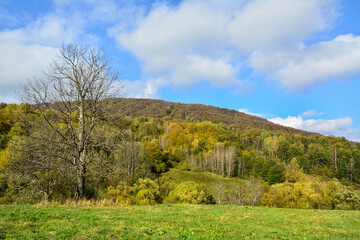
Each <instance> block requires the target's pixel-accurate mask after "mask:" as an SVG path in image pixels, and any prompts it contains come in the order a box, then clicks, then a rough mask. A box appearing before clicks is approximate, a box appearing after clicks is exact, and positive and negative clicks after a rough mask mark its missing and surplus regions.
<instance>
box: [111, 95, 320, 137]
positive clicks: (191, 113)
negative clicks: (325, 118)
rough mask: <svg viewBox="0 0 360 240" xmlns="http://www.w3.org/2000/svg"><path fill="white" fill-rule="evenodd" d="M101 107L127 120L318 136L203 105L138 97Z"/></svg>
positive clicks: (112, 102) (258, 118)
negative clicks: (157, 120)
mask: <svg viewBox="0 0 360 240" xmlns="http://www.w3.org/2000/svg"><path fill="white" fill-rule="evenodd" d="M104 104H105V110H106V111H107V112H111V113H116V114H121V115H125V116H130V117H141V116H144V117H151V118H163V119H167V120H179V121H189V122H202V121H211V122H213V123H217V124H219V123H223V124H227V125H233V126H234V127H235V128H237V129H240V130H248V129H253V128H258V129H265V130H273V131H283V132H288V133H291V134H301V135H304V136H313V135H317V134H318V133H313V132H307V131H303V130H299V129H295V128H291V127H285V126H282V125H279V124H275V123H272V122H270V121H269V120H267V119H264V118H261V117H257V116H253V115H249V114H246V113H243V112H239V111H236V110H233V109H227V108H220V107H215V106H210V105H203V104H193V103H192V104H185V103H180V102H168V101H164V100H158V99H141V98H112V99H106V100H104Z"/></svg>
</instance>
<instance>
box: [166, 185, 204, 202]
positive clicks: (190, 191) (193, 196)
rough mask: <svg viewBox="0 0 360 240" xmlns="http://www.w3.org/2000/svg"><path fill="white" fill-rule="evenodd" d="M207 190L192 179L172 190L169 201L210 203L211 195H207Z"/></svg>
mask: <svg viewBox="0 0 360 240" xmlns="http://www.w3.org/2000/svg"><path fill="white" fill-rule="evenodd" d="M205 192H206V191H204V190H202V189H201V188H200V186H199V185H198V184H196V183H194V182H192V181H188V182H183V183H181V184H179V185H178V186H177V187H176V188H175V189H174V190H173V191H171V192H170V194H169V201H170V202H174V203H192V204H199V203H209V200H210V196H207V194H206V193H205Z"/></svg>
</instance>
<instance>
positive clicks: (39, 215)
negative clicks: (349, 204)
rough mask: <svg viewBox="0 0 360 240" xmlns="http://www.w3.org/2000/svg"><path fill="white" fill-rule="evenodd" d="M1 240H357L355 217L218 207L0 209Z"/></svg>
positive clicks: (358, 215)
mask: <svg viewBox="0 0 360 240" xmlns="http://www.w3.org/2000/svg"><path fill="white" fill-rule="evenodd" d="M0 239H360V212H359V211H338V210H298V209H276V208H265V207H246V206H221V205H129V206H111V207H103V206H102V207H100V206H73V205H61V206H40V205H1V206H0Z"/></svg>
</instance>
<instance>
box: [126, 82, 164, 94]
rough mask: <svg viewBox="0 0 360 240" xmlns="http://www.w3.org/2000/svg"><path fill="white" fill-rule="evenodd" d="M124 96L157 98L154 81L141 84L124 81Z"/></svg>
mask: <svg viewBox="0 0 360 240" xmlns="http://www.w3.org/2000/svg"><path fill="white" fill-rule="evenodd" d="M123 84H124V95H125V97H128V98H157V96H158V93H157V90H158V89H157V87H156V80H150V81H147V82H143V81H140V80H137V81H129V80H125V81H124V82H123Z"/></svg>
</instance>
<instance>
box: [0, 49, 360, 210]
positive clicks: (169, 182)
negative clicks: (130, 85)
mask: <svg viewBox="0 0 360 240" xmlns="http://www.w3.org/2000/svg"><path fill="white" fill-rule="evenodd" d="M120 90H121V86H119V81H118V74H117V73H115V72H113V71H112V69H111V64H109V62H108V61H107V60H106V58H105V55H104V53H103V52H102V51H101V50H99V49H97V48H96V47H90V48H83V47H82V46H81V45H78V44H69V45H64V46H63V47H62V49H61V50H60V52H59V55H58V56H57V58H55V59H54V62H53V63H52V64H50V66H49V68H48V70H47V72H45V73H44V76H41V77H37V78H34V79H33V80H31V81H29V82H28V83H27V84H25V85H23V86H22V88H21V91H20V92H21V93H20V95H21V100H22V102H23V103H21V104H5V103H1V104H0V203H3V204H4V203H39V202H43V203H45V204H47V203H49V202H58V203H60V204H61V203H64V202H66V201H69V200H74V201H78V200H84V199H89V200H90V201H108V202H109V203H111V204H160V203H189V204H219V205H220V204H221V205H222V204H234V205H250V206H258V205H262V206H268V207H281V208H282V207H284V208H307V209H309V208H314V209H349V210H359V209H360V197H359V183H360V143H355V142H350V141H348V140H346V139H345V138H339V137H326V136H321V135H320V134H316V133H310V132H305V131H301V130H296V129H292V128H288V127H283V126H280V125H276V124H273V123H270V122H269V121H267V120H265V119H261V118H259V117H255V116H250V115H247V114H245V113H240V112H238V111H235V110H230V109H221V108H217V107H212V106H205V105H200V104H180V103H169V102H165V101H161V100H149V99H126V98H119V92H120Z"/></svg>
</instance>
